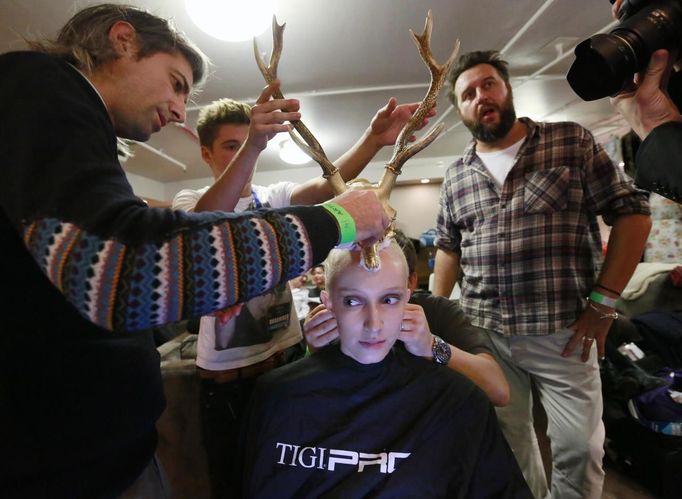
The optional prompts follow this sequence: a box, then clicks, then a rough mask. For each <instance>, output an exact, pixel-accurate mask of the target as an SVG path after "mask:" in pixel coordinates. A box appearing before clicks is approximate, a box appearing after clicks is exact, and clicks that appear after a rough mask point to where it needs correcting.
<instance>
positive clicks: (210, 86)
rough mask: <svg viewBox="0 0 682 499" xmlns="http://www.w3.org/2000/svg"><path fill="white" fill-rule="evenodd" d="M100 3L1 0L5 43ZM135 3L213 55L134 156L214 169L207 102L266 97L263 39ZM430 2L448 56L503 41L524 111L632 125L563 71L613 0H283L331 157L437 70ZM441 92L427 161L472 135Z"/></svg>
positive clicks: (147, 162)
mask: <svg viewBox="0 0 682 499" xmlns="http://www.w3.org/2000/svg"><path fill="white" fill-rule="evenodd" d="M222 1H229V0H222ZM243 1H248V0H243ZM92 3H98V2H93V1H89V0H79V1H76V2H75V1H73V0H0V18H2V20H3V23H2V26H0V46H2V50H3V51H5V50H17V49H21V48H23V47H24V43H23V38H35V37H43V36H52V35H54V34H55V33H56V31H57V30H58V29H59V27H60V26H61V25H62V24H63V23H64V22H65V21H66V20H67V19H68V18H69V17H70V16H71V15H72V14H73V13H74V12H76V11H77V10H78V9H80V8H82V7H83V6H86V5H89V4H92ZM127 3H131V4H135V5H139V6H142V7H145V8H147V9H148V10H150V11H151V12H153V13H156V14H158V15H161V16H164V17H169V18H172V19H173V20H174V22H175V24H176V26H177V27H178V28H180V29H181V30H182V31H184V32H185V33H186V34H187V35H188V37H189V38H190V39H192V40H193V41H194V42H195V43H196V44H197V45H198V46H199V47H200V48H201V49H202V50H203V51H204V52H206V54H207V55H208V56H209V57H210V59H211V60H212V62H213V64H214V67H213V70H212V75H211V77H210V79H209V81H208V83H207V85H206V86H205V88H204V90H203V92H202V93H201V94H200V95H198V96H197V97H196V98H195V101H194V102H193V103H191V104H190V107H189V109H188V113H187V123H186V125H185V126H184V127H180V126H168V127H166V128H165V129H164V130H163V131H162V132H160V133H158V134H156V135H155V136H153V137H152V138H151V139H150V141H149V142H148V143H147V144H145V145H144V146H139V145H136V146H135V147H134V148H135V156H134V157H133V158H132V159H130V160H128V162H126V164H125V168H126V170H127V171H129V172H132V173H135V174H137V175H140V176H143V177H147V178H150V179H153V180H156V181H159V182H178V181H183V180H188V179H196V178H200V177H202V178H205V177H208V176H210V172H209V171H208V168H207V167H206V165H205V164H204V163H203V162H202V161H201V158H200V156H199V147H198V142H197V139H196V136H195V132H194V130H195V125H196V118H197V114H198V110H199V109H200V107H201V106H202V105H205V104H206V103H208V102H210V101H212V100H214V99H217V98H221V97H232V98H235V99H240V100H246V101H251V102H253V101H254V100H255V98H256V97H257V96H258V94H259V93H260V90H261V89H262V88H263V86H264V81H263V79H262V76H261V75H260V73H259V71H258V69H257V66H256V63H255V60H254V56H253V49H252V44H251V42H237V43H229V42H222V41H219V40H216V39H213V38H211V37H209V36H208V35H205V34H204V33H202V32H201V31H200V30H199V29H198V28H196V27H195V26H194V25H193V23H192V22H191V21H190V19H189V17H188V16H187V14H186V12H185V5H184V4H185V0H129V1H128V2H127ZM429 8H430V9H431V10H432V12H433V19H434V22H433V34H432V49H433V53H434V56H435V57H436V59H437V60H439V61H440V62H442V61H444V60H445V59H446V58H447V57H448V55H449V53H450V51H451V50H452V47H453V45H454V42H455V40H456V39H459V40H460V42H461V51H463V52H467V51H471V50H487V49H497V50H503V53H504V57H505V58H506V59H507V60H508V61H509V63H510V69H511V75H512V86H513V90H514V98H515V104H516V110H517V114H518V115H519V116H524V115H525V116H530V117H531V118H533V119H536V120H572V121H577V122H578V123H580V124H582V125H584V126H586V127H587V128H589V129H590V130H592V131H593V132H594V133H595V135H598V136H599V137H602V138H605V137H608V136H609V135H611V134H622V133H623V131H624V130H625V127H624V124H623V122H622V120H620V119H619V118H618V116H617V115H615V113H614V111H613V109H612V108H611V106H610V105H609V103H608V100H607V99H602V100H600V101H596V102H591V103H586V102H583V101H581V100H580V99H579V98H578V97H577V96H576V95H575V94H574V93H573V92H572V90H571V89H570V87H569V86H568V84H567V83H566V80H565V77H564V75H565V74H566V72H567V70H568V68H569V67H570V65H571V63H572V61H573V55H572V49H573V47H574V45H575V44H576V43H578V42H580V41H582V40H583V39H585V38H587V37H589V36H591V35H592V34H594V33H596V32H598V31H600V30H604V29H607V30H608V29H610V26H609V25H611V24H612V22H613V20H612V18H611V16H610V4H609V3H608V2H607V0H599V1H595V0H571V1H567V0H513V1H510V0H476V1H472V0H431V1H429V2H426V1H423V0H279V4H278V9H277V17H278V19H279V21H280V22H286V30H285V33H284V50H283V53H282V58H281V61H280V64H279V77H280V79H281V80H282V90H283V93H284V95H285V96H287V97H296V98H299V99H300V100H301V112H302V115H303V121H304V122H305V123H306V125H307V126H308V128H310V130H311V131H312V132H313V133H314V134H315V136H316V137H317V139H318V140H319V142H320V143H321V144H322V146H323V147H324V149H325V151H326V152H327V154H328V156H329V157H330V159H334V158H337V157H339V156H340V155H341V154H342V153H343V152H344V151H345V150H346V149H347V148H348V147H350V146H351V145H352V144H353V143H354V142H355V140H356V139H357V138H358V137H359V136H360V135H361V134H362V132H363V131H364V130H365V128H366V127H367V125H368V123H369V121H370V119H371V118H372V116H373V115H374V113H375V112H376V110H377V109H379V108H380V107H381V106H383V105H385V104H386V102H387V101H388V99H389V98H390V97H391V96H395V97H396V98H397V99H398V100H399V101H400V102H412V101H418V100H420V99H421V98H422V97H423V95H424V93H425V92H426V88H427V85H428V81H429V73H428V70H427V69H426V67H425V66H424V64H423V63H422V61H421V59H420V58H419V55H418V53H417V50H416V47H415V45H414V43H413V41H412V39H411V36H410V35H409V31H408V30H409V29H410V28H412V29H413V30H415V31H416V32H421V30H422V28H423V25H424V19H425V16H426V12H427V10H428V9H429ZM258 42H259V46H260V48H261V50H263V51H267V52H268V54H269V51H270V49H271V35H270V34H269V33H267V32H266V33H264V34H262V35H260V36H259V37H258ZM441 94H442V95H441V97H440V99H439V101H438V115H437V118H435V119H433V120H432V123H433V122H436V121H437V120H441V119H442V121H443V122H444V123H445V124H446V131H445V132H444V133H443V134H441V137H440V138H439V139H438V140H437V141H436V142H434V143H433V144H431V145H430V146H429V147H428V148H427V149H425V150H423V151H422V152H420V153H419V154H418V156H417V157H419V158H420V162H421V161H429V158H433V161H442V160H443V158H453V157H455V156H457V155H459V154H461V152H462V149H463V148H464V146H465V145H466V143H467V142H468V140H469V139H470V135H469V132H468V130H466V128H465V127H464V126H462V125H461V123H460V121H459V119H458V116H457V112H456V111H453V110H452V107H451V106H450V104H449V103H448V101H447V99H446V98H445V95H444V94H445V92H441ZM276 149H277V147H276V146H274V145H271V146H270V147H268V149H267V150H266V151H265V152H264V153H263V154H262V155H261V159H260V161H259V165H258V168H259V170H260V171H266V170H283V169H284V170H286V168H287V165H285V164H284V163H282V161H281V160H280V159H279V158H278V156H277V154H276V153H277V151H276ZM386 149H388V148H386ZM390 152H391V151H389V150H385V151H383V152H381V153H380V154H379V155H378V156H377V158H376V159H377V160H387V159H388V157H389V156H390ZM180 164H182V165H183V166H181V165H180ZM185 168H186V169H185ZM289 168H291V166H289ZM296 168H301V167H296ZM305 168H309V169H310V172H311V175H315V174H317V171H318V170H319V167H317V165H316V164H315V163H313V162H311V163H309V164H308V165H307V166H306V167H305Z"/></svg>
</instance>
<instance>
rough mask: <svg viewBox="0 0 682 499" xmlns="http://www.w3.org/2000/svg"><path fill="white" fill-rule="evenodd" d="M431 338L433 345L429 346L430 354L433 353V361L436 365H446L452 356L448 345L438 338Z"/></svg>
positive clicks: (434, 336)
mask: <svg viewBox="0 0 682 499" xmlns="http://www.w3.org/2000/svg"><path fill="white" fill-rule="evenodd" d="M432 336H433V344H432V345H431V352H432V353H433V361H434V362H436V363H438V364H447V363H448V361H449V360H450V357H451V356H452V351H451V350H450V345H448V344H447V343H446V342H445V341H444V340H443V339H442V338H441V337H440V336H436V335H435V334H433V335H432Z"/></svg>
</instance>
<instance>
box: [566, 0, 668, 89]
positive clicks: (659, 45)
mask: <svg viewBox="0 0 682 499" xmlns="http://www.w3.org/2000/svg"><path fill="white" fill-rule="evenodd" d="M611 3H614V1H613V0H611ZM613 11H614V13H615V14H616V16H617V17H618V19H619V20H620V21H621V23H620V24H619V25H618V26H616V27H615V28H614V29H613V30H612V31H611V32H610V33H606V34H604V33H601V34H598V35H595V36H593V37H591V38H588V39H587V40H585V41H583V42H581V43H579V44H578V46H576V48H575V56H576V58H575V61H574V62H573V65H572V66H571V68H570V70H569V71H568V74H567V75H566V78H567V80H568V83H569V84H570V85H571V88H572V89H573V91H575V93H576V94H578V96H579V97H580V98H582V99H583V100H586V101H592V100H597V99H601V98H603V97H606V96H609V95H611V96H615V95H616V94H618V93H620V92H622V91H623V90H627V89H628V88H629V87H630V86H631V84H632V81H633V76H634V75H635V74H636V73H639V72H641V71H643V70H644V69H645V68H646V67H647V65H648V62H649V59H650V58H651V56H652V54H653V53H654V52H656V51H657V50H659V49H667V50H668V51H670V52H673V53H674V52H676V51H677V50H679V49H680V48H682V0H622V1H620V0H617V1H616V2H615V3H614V6H613Z"/></svg>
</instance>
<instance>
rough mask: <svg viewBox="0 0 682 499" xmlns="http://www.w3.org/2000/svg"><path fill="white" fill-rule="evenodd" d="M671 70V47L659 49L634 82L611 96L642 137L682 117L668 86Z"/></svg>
mask: <svg viewBox="0 0 682 499" xmlns="http://www.w3.org/2000/svg"><path fill="white" fill-rule="evenodd" d="M671 70H672V63H671V61H670V54H669V53H668V51H667V50H664V49H661V50H657V51H656V52H654V53H653V54H652V56H651V59H650V60H649V64H648V66H647V68H646V70H645V71H643V72H642V73H639V74H637V75H635V78H634V81H633V84H632V86H631V87H630V88H629V89H627V90H625V91H623V92H621V93H620V94H618V95H617V96H616V97H612V98H611V104H613V106H614V107H615V108H616V109H617V110H618V112H619V113H620V114H621V115H623V117H624V118H625V119H626V120H627V122H628V123H629V124H630V126H631V127H632V129H633V130H634V131H635V133H636V134H637V135H639V137H640V138H642V139H644V138H645V137H646V136H647V135H648V134H649V132H651V130H653V129H654V128H656V127H657V126H659V125H662V124H663V123H667V122H669V121H682V117H680V110H679V109H678V108H677V106H675V104H674V103H673V101H672V99H671V98H670V96H669V95H668V92H667V90H666V89H667V86H668V79H669V76H670V71H671Z"/></svg>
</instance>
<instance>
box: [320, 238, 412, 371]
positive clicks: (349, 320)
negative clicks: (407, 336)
mask: <svg viewBox="0 0 682 499" xmlns="http://www.w3.org/2000/svg"><path fill="white" fill-rule="evenodd" d="M358 256H359V255H358V253H357V252H356V253H355V258H354V260H353V262H352V263H351V264H350V265H349V266H348V267H346V269H345V270H344V271H341V272H339V273H338V274H337V275H336V276H335V278H334V280H333V289H329V288H328V290H327V292H328V293H329V294H327V292H325V291H323V292H322V296H321V298H322V301H323V302H324V304H325V306H326V307H327V308H328V309H330V310H332V311H333V312H334V315H335V316H336V321H337V324H338V330H339V338H340V341H341V351H342V352H343V353H345V354H346V355H348V356H349V357H351V358H353V359H355V360H356V361H358V362H360V363H362V364H373V363H376V362H380V361H382V360H383V359H384V357H386V355H387V354H388V352H389V351H390V350H391V347H393V344H394V343H395V341H396V340H397V339H398V335H399V334H400V323H401V322H402V319H403V312H404V309H405V304H406V303H407V300H408V299H409V297H410V292H409V290H408V289H407V270H406V269H405V265H404V262H403V261H401V260H400V259H398V258H396V257H395V256H394V255H392V254H391V253H389V252H385V251H384V252H382V254H381V269H380V270H379V271H378V272H368V271H367V270H364V269H363V268H361V267H360V266H359V260H358Z"/></svg>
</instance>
